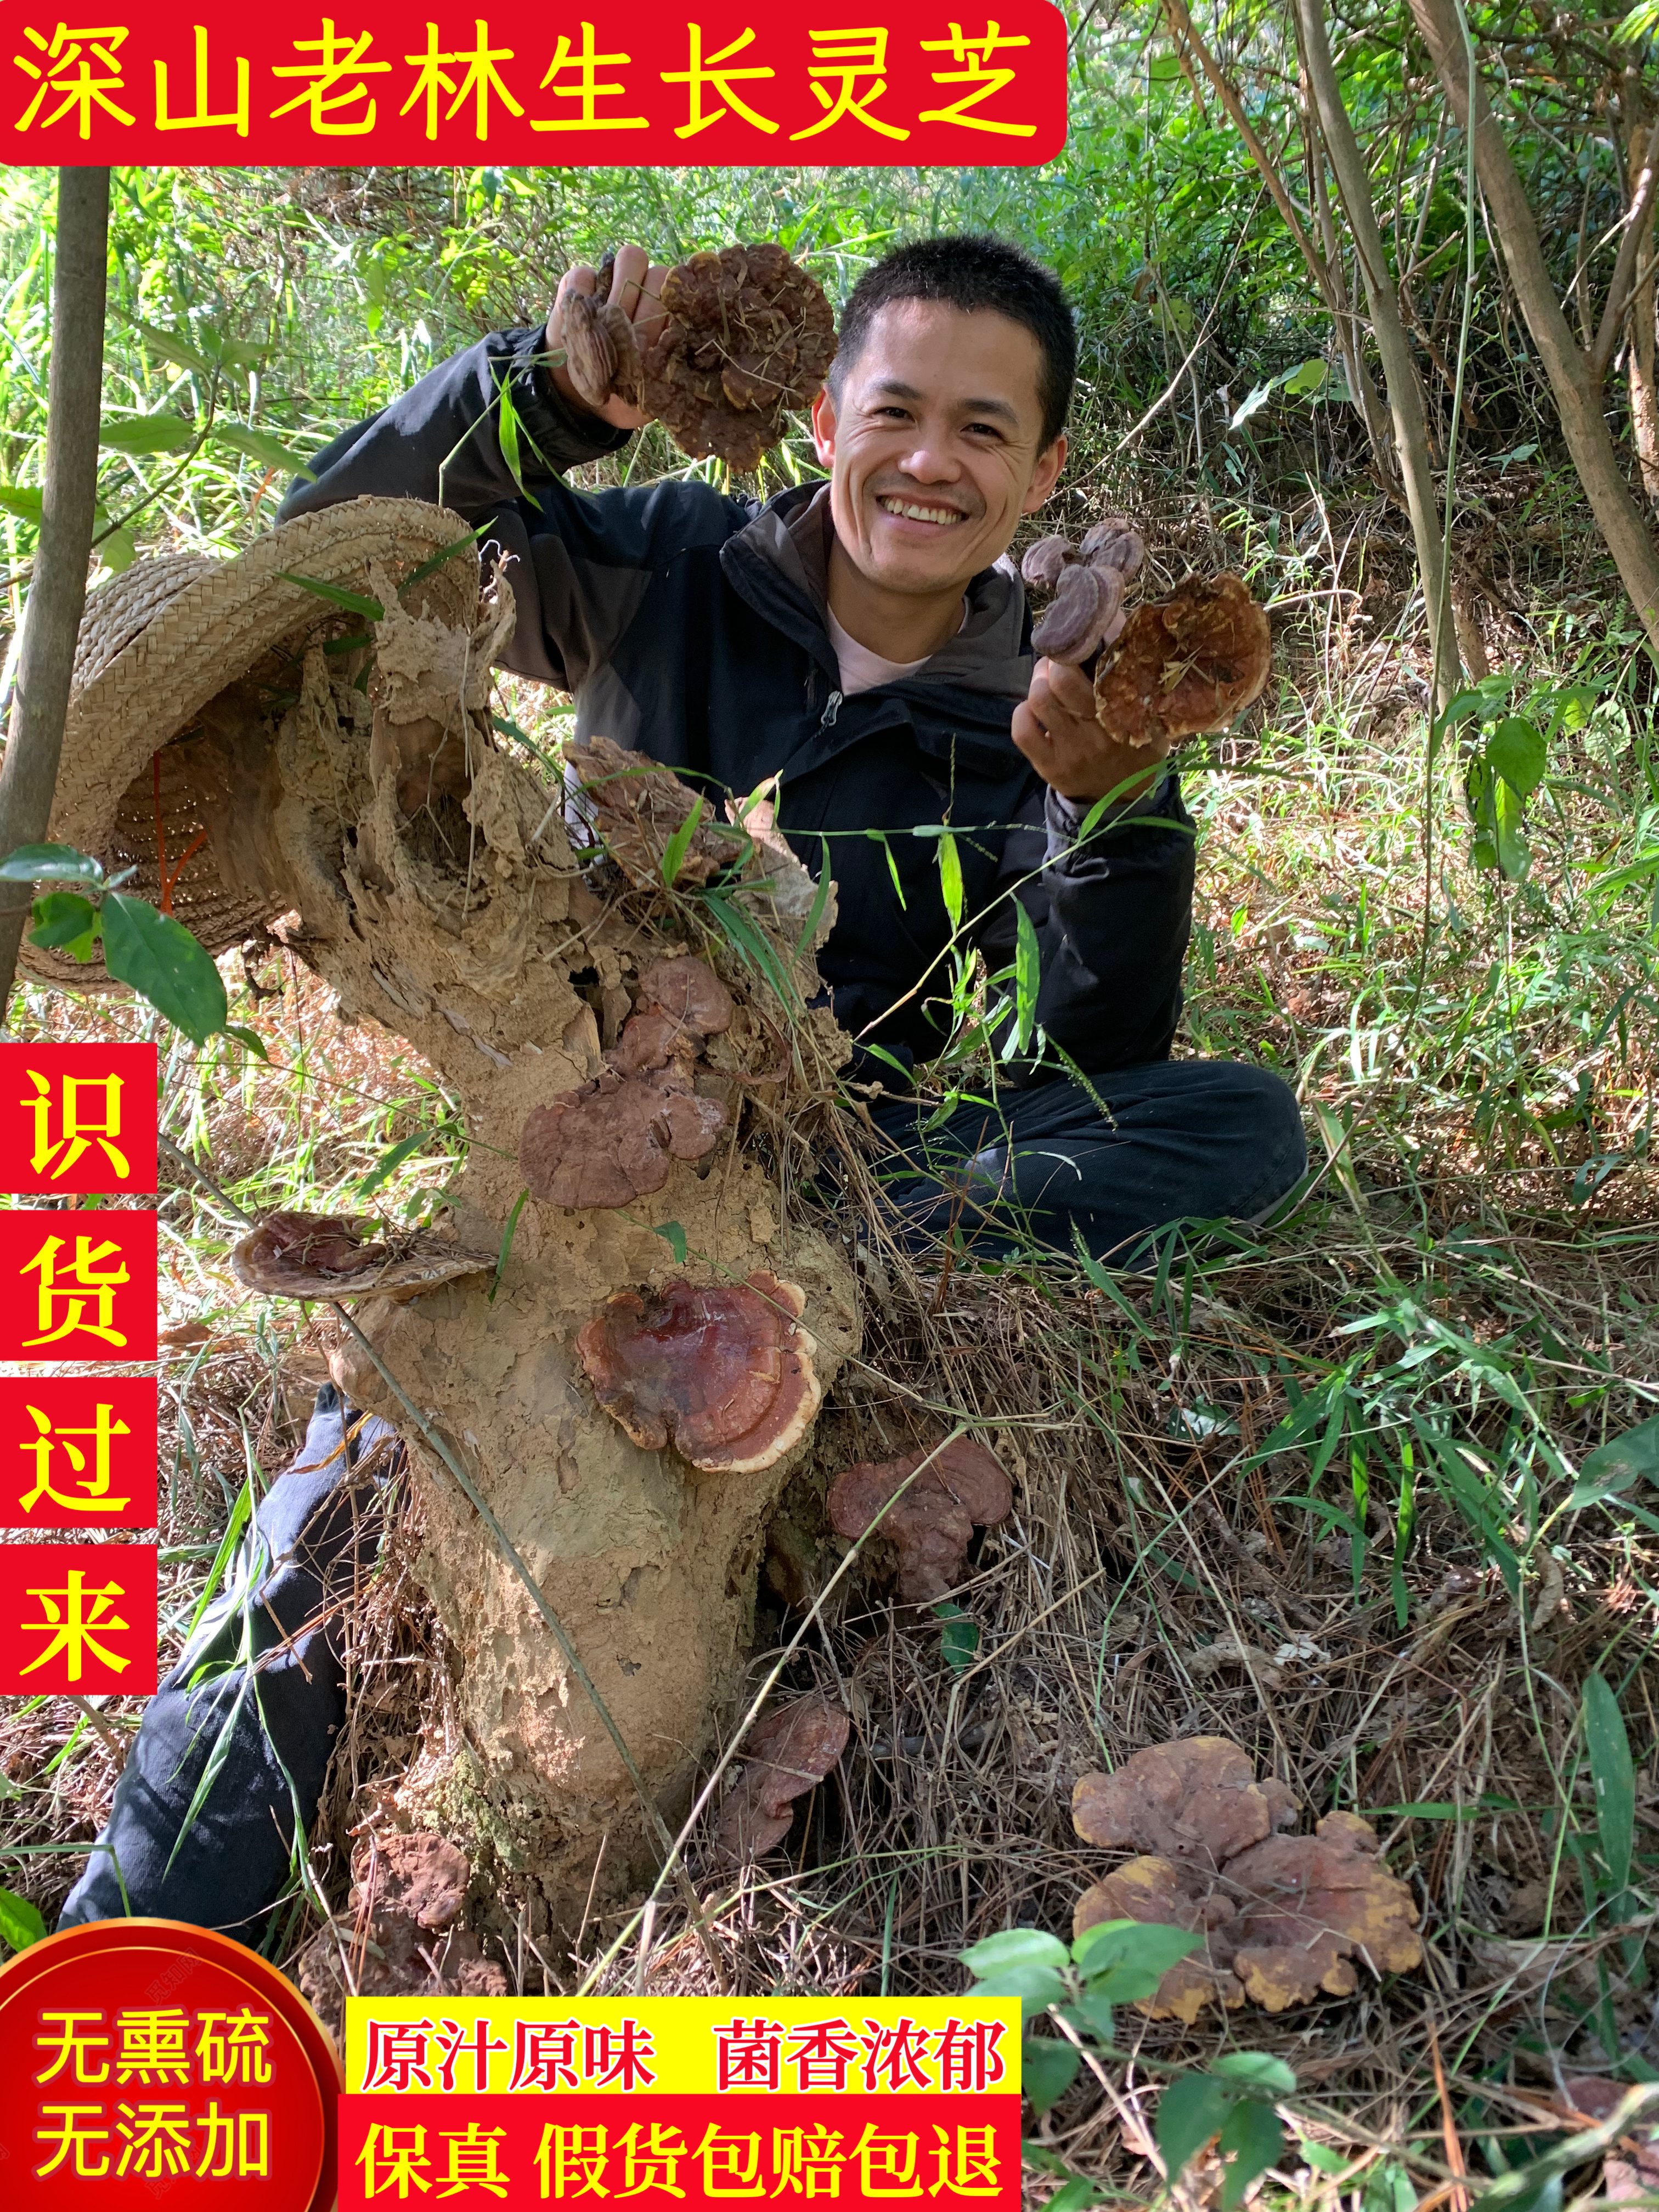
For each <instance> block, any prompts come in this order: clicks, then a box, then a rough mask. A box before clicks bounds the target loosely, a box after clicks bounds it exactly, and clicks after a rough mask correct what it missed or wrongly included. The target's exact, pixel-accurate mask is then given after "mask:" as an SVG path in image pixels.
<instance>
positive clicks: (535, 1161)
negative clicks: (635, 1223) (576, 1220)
mask: <svg viewBox="0 0 1659 2212" xmlns="http://www.w3.org/2000/svg"><path fill="white" fill-rule="evenodd" d="M629 1026H630V1027H631V1026H632V1024H629ZM724 1127H726V1109H725V1107H724V1106H723V1105H721V1103H720V1101H719V1099H717V1098H700V1097H698V1096H697V1094H696V1092H695V1091H692V1090H691V1089H690V1087H689V1085H686V1084H685V1083H684V1081H683V1080H681V1079H680V1078H679V1076H678V1071H677V1070H675V1069H674V1068H672V1067H669V1068H659V1067H657V1066H655V1064H654V1063H647V1072H645V1073H641V1074H637V1075H626V1076H624V1075H619V1074H617V1073H616V1071H615V1070H614V1069H607V1070H606V1072H605V1073H604V1074H603V1075H601V1076H599V1077H598V1078H597V1079H595V1080H594V1081H593V1082H592V1083H584V1084H582V1085H580V1086H579V1087H578V1088H577V1089H576V1090H574V1091H562V1092H561V1093H560V1095H559V1096H558V1097H556V1098H554V1099H551V1100H550V1101H549V1103H547V1104H546V1105H545V1106H538V1107H536V1108H535V1109H533V1110H532V1112H531V1113H530V1115H528V1116H527V1117H526V1121H525V1125H524V1129H523V1131H522V1133H521V1134H520V1139H519V1167H520V1172H521V1173H522V1175H523V1176H524V1179H525V1184H526V1188H527V1189H528V1190H529V1192H530V1194H531V1195H532V1197H533V1198H538V1199H541V1200H545V1201H546V1202H547V1203H548V1204H549V1205H551V1206H568V1207H571V1208H572V1209H574V1210H580V1209H582V1208H585V1207H588V1206H627V1205H629V1203H630V1202H631V1201H632V1200H635V1199H636V1198H645V1197H648V1196H649V1194H651V1192H653V1190H660V1189H661V1188H662V1187H663V1185H664V1184H665V1182H667V1180H668V1164H669V1162H670V1160H671V1159H672V1160H700V1159H702V1157H703V1155H704V1154H705V1153H706V1152H709V1151H711V1150H712V1149H713V1146H714V1140H715V1139H716V1138H717V1137H718V1136H719V1135H720V1131H721V1130H722V1129H723V1128H724ZM492 1265H493V1262H492Z"/></svg>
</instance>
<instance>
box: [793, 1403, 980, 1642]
mask: <svg viewBox="0 0 1659 2212" xmlns="http://www.w3.org/2000/svg"><path fill="white" fill-rule="evenodd" d="M918 1470H920V1472H918ZM913 1477H914V1480H911V1478H913ZM907 1482H908V1488H905V1487H904V1486H905V1485H906V1483H907ZM900 1492H902V1495H900ZM1013 1504H1014V1493H1013V1487H1012V1484H1011V1483H1010V1482H1009V1480H1008V1478H1007V1476H1006V1474H1004V1472H1003V1470H1002V1468H1001V1467H1000V1464H999V1463H998V1462H997V1460H996V1459H995V1457H994V1455H992V1453H990V1452H989V1451H988V1450H987V1449H986V1447H985V1446H984V1445H983V1444H981V1443H975V1441H974V1439H973V1438H972V1437H956V1438H955V1439H954V1440H953V1441H952V1442H951V1443H947V1444H945V1445H944V1446H943V1447H941V1448H940V1449H937V1450H924V1451H915V1452H907V1453H905V1454H904V1455H903V1456H902V1458H899V1459H890V1460H866V1461H864V1462H861V1463H860V1465H859V1466H857V1467H849V1468H844V1469H843V1470H842V1473H841V1474H838V1475H837V1476H836V1479H835V1480H834V1482H832V1483H831V1484H830V1486H829V1525H830V1527H831V1528H833V1529H834V1530H835V1532H836V1534H837V1535H838V1536H845V1537H847V1538H848V1539H849V1540H850V1539H853V1538H854V1537H858V1536H862V1535H863V1534H865V1533H866V1530H868V1529H869V1528H872V1526H874V1525H876V1524H877V1523H879V1533H880V1534H882V1535H883V1536H885V1537H886V1538H888V1539H889V1540H890V1542H891V1543H892V1544H893V1546H894V1547H895V1549H896V1553H897V1556H898V1583H897V1589H898V1595H899V1596H900V1598H901V1599H902V1601H904V1602H905V1603H906V1604H907V1605H929V1604H933V1603H936V1602H937V1601H938V1600H939V1599H940V1598H942V1597H944V1596H945V1594H946V1593H947V1591H949V1590H950V1589H951V1588H952V1587H953V1586H954V1585H955V1584H956V1583H958V1582H959V1581H960V1580H961V1579H962V1573H963V1568H964V1566H965V1565H967V1560H968V1547H969V1544H970V1543H971V1542H972V1541H973V1534H974V1530H975V1528H995V1527H997V1525H998V1524H999V1523H1000V1522H1003V1521H1006V1519H1007V1517H1008V1516H1009V1514H1010V1513H1011V1512H1012V1510H1013Z"/></svg>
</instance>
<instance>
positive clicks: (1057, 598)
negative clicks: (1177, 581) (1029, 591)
mask: <svg viewBox="0 0 1659 2212" xmlns="http://www.w3.org/2000/svg"><path fill="white" fill-rule="evenodd" d="M1123 623H1124V615H1123V578H1122V575H1121V573H1120V572H1119V571H1118V570H1117V569H1115V568H1091V566H1090V564H1089V563H1088V562H1086V561H1079V562H1075V563H1073V566H1072V567H1071V568H1067V569H1066V572H1065V574H1063V575H1062V576H1061V578H1060V586H1059V588H1058V590H1057V591H1056V592H1055V593H1054V599H1053V602H1052V603H1051V605H1049V606H1048V609H1047V611H1045V613H1044V614H1043V616H1042V620H1041V621H1040V622H1038V623H1036V625H1035V626H1034V628H1033V629H1032V631H1031V649H1032V651H1033V652H1034V653H1044V654H1046V655H1047V656H1048V659H1051V660H1068V661H1070V662H1072V663H1073V665H1076V666H1079V667H1080V666H1081V665H1082V664H1083V663H1084V662H1085V660H1087V659H1088V658H1089V657H1090V655H1091V653H1098V652H1099V650H1100V648H1101V647H1102V646H1103V645H1109V644H1110V643H1111V641H1112V640H1113V639H1114V638H1115V637H1116V636H1117V635H1118V633H1119V632H1120V631H1121V629H1122V628H1123Z"/></svg>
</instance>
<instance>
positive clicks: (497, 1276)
mask: <svg viewBox="0 0 1659 2212" xmlns="http://www.w3.org/2000/svg"><path fill="white" fill-rule="evenodd" d="M529 1196H530V1193H529V1191H528V1190H521V1191H520V1193H519V1194H518V1196H517V1197H516V1198H515V1199H514V1200H513V1211H512V1212H511V1213H509V1214H508V1215H507V1226H506V1228H505V1229H504V1230H502V1231H501V1249H500V1251H499V1252H497V1254H496V1255H495V1273H494V1274H493V1275H492V1276H491V1277H490V1279H489V1298H488V1300H487V1301H486V1303H487V1304H489V1305H492V1306H493V1305H494V1304H495V1293H496V1291H499V1290H500V1288H501V1277H502V1276H503V1275H504V1274H505V1273H507V1257H508V1255H509V1254H510V1253H511V1252H512V1249H513V1238H514V1237H516V1236H517V1235H518V1233H519V1216H520V1214H521V1213H522V1212H524V1209H525V1206H526V1201H527V1200H528V1199H529Z"/></svg>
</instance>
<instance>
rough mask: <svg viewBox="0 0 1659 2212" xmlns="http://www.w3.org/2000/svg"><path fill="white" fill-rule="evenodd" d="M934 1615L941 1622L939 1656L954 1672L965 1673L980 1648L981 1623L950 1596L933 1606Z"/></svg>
mask: <svg viewBox="0 0 1659 2212" xmlns="http://www.w3.org/2000/svg"><path fill="white" fill-rule="evenodd" d="M933 1617H934V1619H935V1620H938V1621H939V1623H940V1624H941V1626H940V1628H939V1656H941V1657H942V1658H943V1660H944V1662H945V1665H946V1666H947V1667H948V1668H950V1669H951V1673H952V1674H966V1673H967V1671H968V1669H969V1668H970V1667H971V1666H972V1665H973V1663H974V1656H975V1653H976V1652H977V1651H978V1650H979V1623H978V1622H977V1621H976V1620H975V1619H974V1616H973V1615H972V1613H969V1612H967V1611H965V1610H964V1608H963V1607H961V1606H959V1605H957V1604H954V1603H953V1602H952V1601H951V1599H949V1598H948V1597H945V1598H941V1599H940V1600H939V1603H938V1604H937V1605H936V1606H935V1607H933Z"/></svg>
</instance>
